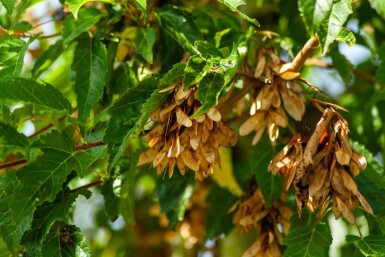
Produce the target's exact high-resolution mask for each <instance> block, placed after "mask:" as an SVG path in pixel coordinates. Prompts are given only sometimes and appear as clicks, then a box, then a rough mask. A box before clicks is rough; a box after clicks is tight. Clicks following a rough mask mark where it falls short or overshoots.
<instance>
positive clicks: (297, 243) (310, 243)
mask: <svg viewBox="0 0 385 257" xmlns="http://www.w3.org/2000/svg"><path fill="white" fill-rule="evenodd" d="M308 219H310V217H309V215H308V214H305V215H304V220H299V219H298V215H293V218H291V220H290V223H291V224H290V231H289V234H288V235H287V236H286V237H285V238H284V240H283V243H284V244H285V245H286V246H287V248H286V250H285V252H284V254H283V257H328V256H329V253H328V250H329V246H330V244H331V243H332V235H331V233H330V228H329V226H328V225H327V224H325V223H323V222H321V223H320V224H316V223H315V220H314V219H313V218H311V219H310V220H308Z"/></svg>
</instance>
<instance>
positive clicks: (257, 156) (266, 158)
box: [251, 140, 284, 207]
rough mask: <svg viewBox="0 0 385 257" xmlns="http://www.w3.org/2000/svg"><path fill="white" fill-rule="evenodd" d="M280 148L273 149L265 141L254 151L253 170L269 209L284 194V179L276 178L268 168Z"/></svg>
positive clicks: (254, 148)
mask: <svg viewBox="0 0 385 257" xmlns="http://www.w3.org/2000/svg"><path fill="white" fill-rule="evenodd" d="M280 148H281V147H280V146H274V147H273V146H271V144H270V142H268V141H267V140H263V141H262V142H260V143H259V144H258V145H257V146H255V147H253V150H252V159H251V170H252V172H253V173H254V174H255V177H256V179H257V182H258V186H259V189H260V190H261V193H262V195H263V198H264V199H265V203H266V206H267V207H269V206H271V205H272V204H273V203H274V202H275V201H276V200H278V199H279V197H280V196H281V193H282V187H283V181H284V179H283V177H280V176H274V175H273V174H272V173H271V172H268V171H267V166H269V163H270V161H271V160H272V159H273V158H274V156H275V155H276V153H277V149H280Z"/></svg>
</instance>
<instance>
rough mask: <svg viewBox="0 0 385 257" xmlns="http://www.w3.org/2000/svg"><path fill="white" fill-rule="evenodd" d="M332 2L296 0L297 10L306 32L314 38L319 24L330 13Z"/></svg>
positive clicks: (327, 0)
mask: <svg viewBox="0 0 385 257" xmlns="http://www.w3.org/2000/svg"><path fill="white" fill-rule="evenodd" d="M332 5H333V0H298V8H299V11H300V12H301V14H302V19H303V21H304V23H305V25H306V29H307V31H308V32H309V33H310V35H312V36H314V35H315V33H316V31H317V29H318V27H319V25H320V24H321V22H322V21H323V20H324V19H325V18H326V16H327V15H328V14H329V13H330V9H331V8H332Z"/></svg>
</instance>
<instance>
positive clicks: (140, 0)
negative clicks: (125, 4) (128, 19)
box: [134, 0, 147, 19]
mask: <svg viewBox="0 0 385 257" xmlns="http://www.w3.org/2000/svg"><path fill="white" fill-rule="evenodd" d="M134 1H135V3H136V5H137V6H138V7H139V8H140V10H142V12H143V14H144V17H145V19H147V1H146V0H134Z"/></svg>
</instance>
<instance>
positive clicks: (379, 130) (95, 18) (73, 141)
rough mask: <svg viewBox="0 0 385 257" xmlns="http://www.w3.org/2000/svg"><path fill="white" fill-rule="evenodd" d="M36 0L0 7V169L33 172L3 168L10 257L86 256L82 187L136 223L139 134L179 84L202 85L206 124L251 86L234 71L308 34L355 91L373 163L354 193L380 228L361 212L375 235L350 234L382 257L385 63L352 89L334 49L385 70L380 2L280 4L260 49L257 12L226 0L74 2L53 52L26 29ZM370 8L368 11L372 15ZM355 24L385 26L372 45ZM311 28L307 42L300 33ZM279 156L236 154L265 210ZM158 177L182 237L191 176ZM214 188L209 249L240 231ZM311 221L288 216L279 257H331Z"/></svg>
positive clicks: (228, 195) (0, 202) (359, 137)
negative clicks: (241, 87)
mask: <svg viewBox="0 0 385 257" xmlns="http://www.w3.org/2000/svg"><path fill="white" fill-rule="evenodd" d="M37 2H39V1H19V2H18V1H16V0H1V5H0V14H1V15H0V16H1V18H0V29H1V30H0V100H1V103H0V160H3V162H4V164H6V165H5V166H2V168H3V167H4V168H9V167H11V166H12V162H14V161H16V162H15V163H16V164H25V163H26V164H25V165H24V166H22V167H21V168H18V169H16V170H12V169H6V170H5V172H2V173H4V174H2V175H1V177H0V235H1V237H0V238H2V240H0V252H1V253H2V252H6V254H7V253H9V254H11V253H19V254H26V256H89V255H90V254H91V251H90V249H89V248H88V246H87V245H86V244H85V241H84V237H83V235H82V233H81V232H80V229H79V228H77V227H76V226H74V225H70V224H69V223H71V220H72V210H73V206H74V203H75V202H76V201H77V199H78V198H79V197H80V196H83V197H86V198H89V197H91V192H90V191H89V190H88V189H86V188H88V187H89V186H94V185H98V184H101V183H103V185H101V186H100V193H101V194H102V195H103V197H104V200H105V208H104V211H105V212H106V214H107V216H108V218H109V219H110V220H111V221H115V220H116V219H117V218H118V217H119V216H122V217H123V219H124V221H125V222H126V223H127V224H131V225H132V224H134V223H135V212H136V210H135V205H136V204H137V203H136V200H137V198H136V191H135V190H136V189H137V185H139V184H140V183H141V182H140V181H141V179H142V178H143V177H145V176H146V175H143V173H140V172H138V171H137V168H136V163H137V160H138V158H139V155H140V153H141V151H143V149H144V148H145V147H144V145H143V143H142V142H141V140H140V139H138V137H140V135H141V133H142V132H143V130H144V127H145V126H146V125H147V121H148V118H149V117H150V115H151V113H153V112H154V111H155V110H156V109H157V108H159V107H160V106H161V105H162V104H163V103H165V102H166V101H167V99H168V93H167V92H164V91H162V89H165V88H167V87H169V86H170V85H172V84H174V83H176V82H178V81H182V82H183V85H184V87H185V88H189V87H191V86H195V85H197V86H198V91H197V94H196V98H197V100H199V101H200V102H201V104H202V105H201V107H200V109H198V110H197V111H196V113H195V114H194V115H193V117H197V116H199V115H201V114H203V113H205V112H207V111H208V110H210V109H211V108H212V107H213V106H216V105H217V104H218V101H219V99H220V97H221V96H223V95H225V94H226V93H227V92H229V90H230V88H231V86H232V85H236V86H235V87H236V89H234V90H238V88H237V87H238V84H242V79H241V78H239V77H238V76H237V71H239V70H240V69H241V67H242V64H243V63H244V62H249V63H250V64H251V65H254V64H255V62H256V60H255V58H256V56H257V55H256V52H257V51H258V50H260V49H261V48H263V47H271V46H274V47H276V48H280V49H282V55H283V56H285V55H287V54H289V55H290V54H291V53H292V52H293V51H298V50H299V48H300V47H301V45H302V44H303V43H304V42H306V40H307V39H308V38H309V37H310V36H313V37H317V38H318V39H319V42H320V45H321V53H322V54H324V55H327V56H329V57H331V60H332V64H333V66H334V67H335V69H336V71H337V72H338V73H339V74H340V76H341V78H342V80H343V81H344V82H345V83H346V84H348V83H351V87H350V88H348V90H347V91H346V94H345V95H343V96H342V97H341V104H343V105H344V106H345V107H348V108H349V110H350V112H351V113H352V114H353V115H351V116H352V117H348V119H349V122H350V124H351V126H350V127H351V130H352V137H353V140H355V141H358V142H360V143H362V144H363V145H365V146H367V147H368V150H366V148H365V147H364V146H363V145H361V144H358V143H356V144H354V148H355V149H356V150H357V151H359V152H361V153H363V154H364V155H365V157H366V158H367V160H368V169H367V170H366V171H365V172H363V174H362V175H360V176H359V177H357V184H358V186H359V189H360V191H361V192H362V193H363V195H364V196H365V197H366V198H367V199H368V201H369V202H370V204H371V206H372V208H373V210H374V212H375V213H376V215H377V218H373V217H371V216H367V215H366V219H367V221H368V224H369V232H370V236H367V237H365V238H359V237H356V236H353V235H349V236H348V237H347V238H346V242H347V243H349V244H350V245H351V247H352V249H355V256H362V255H364V256H372V255H377V256H381V254H382V252H383V242H384V241H385V208H384V207H383V204H382V202H381V201H382V199H381V198H380V196H381V195H383V194H381V193H385V191H384V190H385V179H384V174H383V168H382V167H381V166H380V165H378V163H377V162H376V160H375V159H374V157H373V156H372V154H371V152H373V153H379V155H380V156H381V155H382V156H385V147H384V145H385V137H384V135H385V133H384V132H385V131H384V127H385V126H384V124H383V122H384V120H385V116H384V115H385V112H384V110H385V108H384V102H385V101H384V99H385V90H384V86H383V84H385V77H384V75H383V74H385V73H384V72H385V70H384V69H385V65H384V62H381V63H380V64H379V65H378V64H377V66H376V64H373V63H370V64H366V65H364V66H363V70H365V71H366V72H368V74H375V79H376V80H377V81H379V82H380V83H378V87H374V86H372V85H370V86H369V85H368V87H366V88H364V87H360V86H359V83H361V82H362V81H361V80H360V79H359V77H355V80H356V81H354V82H353V83H352V82H351V81H352V76H353V73H354V71H353V65H352V64H351V63H350V62H349V61H348V60H347V59H346V57H345V56H344V55H342V54H341V53H340V52H339V51H338V48H337V42H344V43H347V44H348V45H353V44H354V43H355V42H356V41H357V42H359V43H362V44H364V45H367V46H368V48H369V49H370V50H371V51H373V53H377V54H378V56H379V58H378V60H383V59H385V51H384V46H382V47H378V46H377V45H376V43H377V41H378V40H377V39H376V36H377V37H378V34H380V35H384V34H385V31H384V29H383V28H384V26H383V25H384V24H385V22H384V20H385V6H384V5H383V3H382V1H381V0H370V1H369V3H359V4H356V5H352V1H351V0H339V1H332V0H330V1H329V0H328V1H324V0H311V1H307V0H299V1H298V3H295V2H294V1H292V2H293V3H290V5H288V6H286V5H287V4H288V3H287V1H283V0H282V1H277V2H278V3H277V7H278V8H277V9H278V10H279V11H278V12H277V13H276V14H278V15H277V16H278V17H279V18H277V20H269V19H268V18H266V14H268V15H269V14H270V13H268V11H266V13H265V12H264V11H259V12H257V14H256V15H255V16H256V18H257V19H258V20H263V21H265V19H266V22H262V26H263V27H265V28H266V29H271V30H275V31H278V32H279V33H281V36H280V37H278V38H276V39H273V40H272V41H271V42H270V41H269V42H268V43H266V42H264V41H263V40H261V36H260V35H259V34H258V30H257V29H256V26H259V25H260V24H259V22H258V21H257V19H255V18H252V17H254V15H253V14H252V12H250V13H248V12H247V11H245V9H242V7H244V4H245V1H239V0H237V1H235V0H219V1H218V2H216V1H213V4H216V5H204V6H201V7H200V8H194V3H190V5H189V3H184V2H183V1H182V2H183V4H180V3H179V2H180V1H169V2H170V3H174V2H177V3H178V4H175V3H174V4H170V5H164V4H160V3H155V2H156V1H154V2H151V6H153V8H147V4H148V3H149V2H150V1H145V0H135V1H127V2H126V1H114V0H107V1H102V2H103V4H101V5H99V4H95V3H92V2H93V1H88V0H85V1H77V0H67V1H65V4H66V5H67V6H68V7H69V9H70V11H71V13H70V14H68V15H66V16H65V17H64V18H63V19H56V18H55V17H53V19H54V20H53V22H54V23H55V24H56V25H57V26H58V27H62V30H61V33H60V35H59V37H58V39H57V40H54V41H47V39H46V38H44V35H43V36H42V35H41V34H40V33H35V30H34V27H33V26H34V25H35V24H31V23H29V22H27V21H25V20H23V19H24V18H25V17H24V16H23V14H24V13H25V11H26V10H28V9H29V8H32V7H33V5H34V4H36V3H37ZM259 2H261V3H260V4H262V6H263V5H267V4H268V3H267V1H266V2H264V1H259ZM369 4H370V5H371V6H372V7H373V9H371V8H367V7H368V6H369ZM256 5H258V4H256ZM100 6H103V8H100ZM273 9H275V8H273ZM374 10H375V11H376V12H377V13H376V12H375V11H374ZM352 13H353V15H354V16H353V17H356V19H358V20H359V21H360V22H362V24H364V23H365V22H368V21H367V20H365V19H368V17H372V18H373V19H377V20H376V21H375V22H373V24H377V25H376V27H375V30H374V31H375V33H377V34H375V35H369V36H368V37H366V38H365V37H363V36H362V35H361V34H360V33H358V32H355V31H354V30H353V29H352V30H349V29H347V28H346V21H347V20H348V19H349V17H351V16H350V15H351V14H352ZM298 14H301V15H302V19H303V21H301V20H300V19H298V18H297V17H298ZM368 14H369V16H368ZM238 15H239V16H240V17H241V18H242V19H240V18H238ZM269 17H270V16H269ZM381 19H382V20H381ZM31 20H32V19H31ZM289 21H290V22H292V24H289V23H288V22H289ZM285 24H286V25H285ZM288 24H289V25H288ZM378 24H380V25H378ZM305 29H306V31H307V33H302V32H304V31H305ZM262 35H263V34H262ZM23 36H24V37H26V38H28V40H23V39H21V38H20V37H23ZM368 38H369V39H368ZM36 42H38V44H39V51H40V54H39V57H38V58H36V59H34V60H33V62H32V64H31V65H27V64H26V63H25V60H26V58H25V56H26V53H28V49H30V48H31V44H32V43H36ZM186 53H188V54H186ZM182 60H184V61H182ZM368 63H369V61H368ZM357 68H358V67H357ZM364 83H366V84H365V85H367V84H368V83H367V82H364ZM381 83H383V84H381ZM363 96H365V97H363ZM367 99H370V101H369V102H368V101H367ZM362 106H364V108H363V109H362ZM368 112H369V113H370V115H367V114H368ZM373 113H374V114H373ZM42 116H43V117H44V119H42V120H39V118H38V117H42ZM47 120H49V121H50V123H51V125H49V124H48V127H47ZM26 121H32V123H33V126H34V131H32V132H31V131H28V130H27V129H26ZM21 131H24V132H25V133H26V134H27V135H28V136H25V135H24V134H23V133H21ZM33 132H35V133H33ZM378 139H380V140H378ZM240 141H241V142H240V144H239V145H240V146H239V148H238V149H237V151H240V152H247V151H246V150H245V149H249V145H247V146H245V144H244V143H243V144H242V140H240ZM241 146H243V148H241ZM281 148H282V145H278V146H275V147H271V146H270V145H269V144H268V143H267V142H261V143H260V144H259V145H258V146H256V147H254V148H253V150H252V153H251V155H248V154H246V155H245V156H242V157H240V158H238V159H239V160H242V161H239V162H237V158H236V153H235V154H234V167H235V169H236V170H245V172H243V173H242V172H239V173H238V174H234V175H235V177H236V179H237V183H239V184H240V185H241V187H243V188H244V189H246V188H247V183H248V181H249V180H250V176H252V175H254V176H255V177H256V180H257V183H258V185H259V187H260V190H261V192H262V194H263V196H264V198H265V202H266V204H267V205H268V206H269V205H271V204H272V203H274V201H275V200H277V199H278V198H279V197H280V195H281V190H282V184H283V178H281V177H275V176H272V175H271V174H270V173H267V172H266V171H267V166H268V163H269V161H270V160H271V159H272V157H273V156H274V155H275V153H276V152H277V151H279V150H280V149H281ZM243 158H244V159H243ZM383 159H384V158H383ZM245 160H246V161H245ZM250 162H251V165H250V166H249V165H248V164H249V163H250ZM245 163H247V164H246V165H245ZM12 167H13V166H12ZM146 173H148V172H146ZM151 174H152V175H151V176H150V177H151V180H152V181H155V182H154V183H155V184H156V186H155V190H154V191H153V192H154V195H155V197H156V199H157V201H158V202H159V204H160V209H161V210H162V211H163V212H164V213H165V214H166V216H167V218H168V220H169V222H170V223H169V224H170V227H171V228H173V229H174V228H176V227H177V225H178V222H179V221H181V220H182V219H183V218H184V216H185V211H186V203H187V202H188V200H189V199H190V198H191V196H192V194H193V187H194V180H193V176H191V175H192V174H188V175H187V174H186V176H181V175H179V174H175V175H174V176H173V178H172V179H171V180H169V181H168V180H163V179H162V178H161V177H156V176H155V175H153V173H151ZM84 181H86V182H84ZM212 183H213V185H212V187H211V189H210V192H209V194H208V196H207V198H206V202H207V203H208V204H209V206H210V208H209V210H208V212H207V214H206V225H205V228H206V235H205V239H209V238H213V237H216V236H219V235H221V234H223V233H224V234H227V233H228V232H229V231H230V230H231V229H232V228H233V224H232V222H231V214H229V213H228V209H229V208H230V207H231V206H232V204H233V203H234V202H235V201H236V200H237V198H238V196H236V195H235V194H234V192H230V191H228V190H227V189H225V188H222V187H220V186H218V185H217V184H215V183H214V182H212ZM151 193H152V191H151ZM291 194H292V192H291ZM360 215H362V214H361V213H360ZM305 217H306V218H305V219H306V221H305V222H303V221H299V220H298V218H297V217H294V218H293V220H292V229H291V231H290V233H289V234H288V236H287V237H286V238H285V240H284V244H285V245H286V246H287V249H286V251H285V252H284V256H327V255H328V247H329V246H330V244H331V241H332V237H331V235H330V229H329V226H328V225H327V224H326V223H325V222H323V223H321V224H318V225H317V224H315V223H314V222H313V220H314V217H313V215H311V214H306V215H305ZM21 245H22V247H20V246H21ZM353 247H354V248H353Z"/></svg>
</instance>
